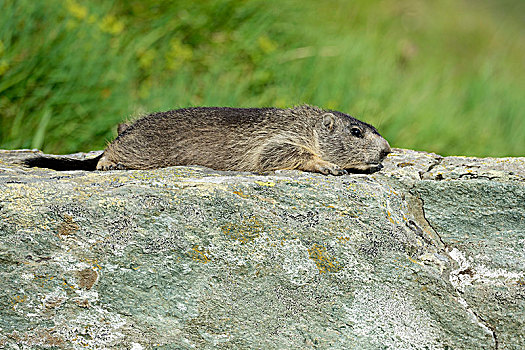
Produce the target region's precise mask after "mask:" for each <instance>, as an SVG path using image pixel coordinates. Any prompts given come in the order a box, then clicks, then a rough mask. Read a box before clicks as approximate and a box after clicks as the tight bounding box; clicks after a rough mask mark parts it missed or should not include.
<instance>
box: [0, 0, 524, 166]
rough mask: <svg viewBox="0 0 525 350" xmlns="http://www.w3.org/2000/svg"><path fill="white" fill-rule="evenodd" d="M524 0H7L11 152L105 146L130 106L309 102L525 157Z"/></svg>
mask: <svg viewBox="0 0 525 350" xmlns="http://www.w3.org/2000/svg"><path fill="white" fill-rule="evenodd" d="M523 10H524V6H523V2H522V1H520V0H504V1H495V0H494V1H489V0H485V1H473V0H472V1H468V0H435V1H419V0H402V1H401V0H383V1H370V0H354V1H346V0H327V1H313V0H302V1H298V0H280V1H277V0H249V1H248V0H220V1H212V0H201V1H192V0H177V1H160V0H89V1H88V0H85V1H83V0H46V1H35V0H2V1H0V118H1V119H0V148H40V149H43V150H44V151H46V152H52V153H69V152H76V151H89V150H94V149H102V148H104V147H105V143H106V142H107V141H108V140H111V139H112V138H113V137H114V134H115V125H116V124H117V123H119V122H121V121H123V120H126V119H128V118H132V117H133V116H137V115H141V114H145V113H148V112H153V111H160V110H168V109H174V108H178V107H186V106H190V105H199V106H212V105H214V106H236V107H247V106H250V107H256V106H278V107H289V106H293V105H296V104H302V103H309V104H314V105H318V106H321V107H324V108H330V109H336V110H340V111H343V112H346V113H348V114H351V115H353V116H356V117H358V118H360V119H362V120H364V121H367V122H370V123H372V124H374V125H376V126H377V127H378V129H379V130H380V132H381V133H382V134H383V135H384V136H385V137H386V138H387V139H388V140H389V141H390V143H391V144H392V145H393V146H396V147H407V148H414V149H421V150H427V151H433V152H437V153H440V154H443V155H449V154H466V155H475V156H511V155H513V156H520V155H521V156H524V155H525V98H524V97H525V66H524V63H525V61H524V57H525V30H524V29H525V22H523V18H522V15H521V14H522V13H523Z"/></svg>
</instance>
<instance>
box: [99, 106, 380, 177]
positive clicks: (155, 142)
mask: <svg viewBox="0 0 525 350" xmlns="http://www.w3.org/2000/svg"><path fill="white" fill-rule="evenodd" d="M389 152H390V147H389V146H388V143H387V142H386V141H385V140H384V139H383V138H382V137H381V136H380V135H379V133H377V131H376V130H375V128H373V127H372V126H370V125H368V124H366V123H363V122H361V121H359V120H357V119H355V118H352V117H350V116H348V115H345V114H343V113H340V112H335V111H323V110H321V109H319V108H317V107H311V106H301V107H296V108H293V109H278V108H222V107H194V108H184V109H178V110H174V111H168V112H163V113H154V114H151V115H148V116H146V117H143V118H141V119H139V120H137V121H136V122H135V123H134V124H133V125H131V126H129V127H127V128H126V129H125V130H124V131H123V132H122V133H121V134H120V135H119V136H118V137H117V138H116V139H115V140H114V141H113V142H112V143H111V144H110V145H109V146H108V147H107V149H106V150H105V152H104V155H103V157H102V158H101V159H100V161H99V162H98V165H97V169H99V170H110V169H152V168H161V167H166V166H173V165H203V166H207V167H210V168H213V169H216V170H238V171H257V172H262V171H269V170H276V169H300V170H305V171H316V172H322V173H332V174H335V175H338V174H342V173H343V172H344V170H343V169H346V168H354V169H361V170H366V169H369V168H373V167H378V166H379V164H380V162H381V161H382V159H383V158H384V157H385V156H386V154H388V153H389Z"/></svg>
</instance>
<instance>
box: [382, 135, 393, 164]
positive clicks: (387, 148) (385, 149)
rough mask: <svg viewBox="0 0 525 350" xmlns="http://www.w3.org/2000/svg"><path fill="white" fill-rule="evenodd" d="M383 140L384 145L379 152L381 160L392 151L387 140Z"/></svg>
mask: <svg viewBox="0 0 525 350" xmlns="http://www.w3.org/2000/svg"><path fill="white" fill-rule="evenodd" d="M384 141H385V142H384V147H383V149H382V150H381V152H379V158H381V160H383V159H385V158H386V156H388V155H389V154H390V153H392V150H391V149H390V145H389V144H388V141H387V140H384Z"/></svg>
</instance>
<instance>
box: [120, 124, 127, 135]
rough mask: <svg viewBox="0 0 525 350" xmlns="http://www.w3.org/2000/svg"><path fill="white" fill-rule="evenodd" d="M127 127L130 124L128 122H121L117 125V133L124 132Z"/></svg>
mask: <svg viewBox="0 0 525 350" xmlns="http://www.w3.org/2000/svg"><path fill="white" fill-rule="evenodd" d="M127 128H129V124H127V123H120V124H119V125H118V126H117V135H120V134H122V133H123V132H124V130H126V129H127Z"/></svg>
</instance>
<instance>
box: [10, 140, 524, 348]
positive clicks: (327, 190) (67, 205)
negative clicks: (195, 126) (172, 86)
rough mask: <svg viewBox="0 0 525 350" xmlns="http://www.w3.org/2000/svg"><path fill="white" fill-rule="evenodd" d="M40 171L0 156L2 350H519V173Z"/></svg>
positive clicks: (410, 155)
mask: <svg viewBox="0 0 525 350" xmlns="http://www.w3.org/2000/svg"><path fill="white" fill-rule="evenodd" d="M34 155H35V151H0V348H6V349H55V348H56V349H86V348H89V349H134V350H137V349H524V348H525V158H501V159H494V158H485V159H480V158H465V157H445V158H443V157H440V156H438V155H435V154H428V153H424V152H415V151H410V150H400V149H397V150H394V153H392V154H391V155H390V156H389V157H388V158H387V159H386V160H385V168H384V169H383V170H381V171H380V172H377V173H375V174H371V175H358V174H354V175H344V176H340V177H333V176H323V175H319V174H311V173H303V172H298V171H279V172H276V173H271V174H264V175H260V174H251V173H235V172H217V171H213V170H210V169H206V168H202V167H172V168H165V169H159V170H150V171H108V172H85V171H65V172H58V171H53V170H47V169H38V168H32V169H28V168H24V167H22V166H20V165H19V163H20V161H21V160H23V159H25V158H27V157H31V156H34ZM78 156H80V157H82V156H85V155H82V154H79V155H78Z"/></svg>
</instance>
